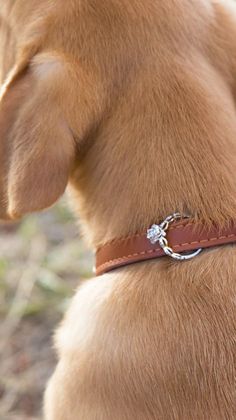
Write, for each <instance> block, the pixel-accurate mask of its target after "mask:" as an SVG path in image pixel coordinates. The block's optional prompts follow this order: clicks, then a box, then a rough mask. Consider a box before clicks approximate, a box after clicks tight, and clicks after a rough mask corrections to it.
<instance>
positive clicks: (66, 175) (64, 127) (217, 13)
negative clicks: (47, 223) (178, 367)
mask: <svg viewBox="0 0 236 420" xmlns="http://www.w3.org/2000/svg"><path fill="white" fill-rule="evenodd" d="M161 3H162V2H160V5H158V4H157V5H156V6H155V7H154V6H153V5H152V2H148V3H145V4H144V2H140V1H138V0H137V1H136V2H135V4H134V5H131V4H130V2H127V1H125V0H122V1H120V2H115V1H110V2H108V1H106V0H103V1H100V2H99V4H98V5H96V1H95V0H94V1H92V0H91V1H89V2H82V1H75V0H73V1H72V0H70V1H68V2H67V3H66V5H65V4H63V2H57V4H56V6H55V5H52V2H49V1H48V0H44V1H43V2H40V5H39V4H38V2H37V1H31V2H28V1H26V0H17V1H14V2H13V1H11V0H7V1H6V2H5V5H4V6H0V14H1V16H0V30H1V35H0V39H1V41H0V53H1V61H2V64H1V70H0V78H1V81H2V88H1V94H0V217H1V218H9V219H15V218H19V217H22V216H23V215H24V214H26V213H29V212H32V211H37V210H41V209H44V208H46V207H48V206H51V205H52V204H53V203H54V202H55V201H56V200H57V199H58V198H59V197H60V196H61V195H62V194H63V192H64V190H65V188H66V186H67V183H68V180H69V179H70V176H71V174H72V172H73V171H74V169H75V168H76V167H78V165H79V164H80V163H79V161H80V159H81V157H82V156H83V151H84V150H85V149H86V147H87V146H86V144H87V145H88V144H89V142H88V138H91V137H92V134H93V133H94V132H96V130H97V128H98V127H100V132H101V131H102V128H101V127H103V126H102V124H103V121H104V115H108V116H109V113H111V110H113V111H114V109H115V108H116V102H115V101H116V98H117V97H119V103H121V102H122V98H123V93H124V86H125V89H126V94H127V97H128V96H129V98H131V100H130V99H129V100H130V104H131V105H127V104H128V102H127V103H126V102H125V101H124V103H123V105H124V106H123V111H121V112H123V113H125V112H126V114H127V112H128V111H127V109H128V108H129V110H131V108H132V107H133V109H134V112H133V113H132V112H131V111H130V115H131V113H132V118H134V119H133V120H132V123H131V122H130V119H129V118H128V119H127V121H128V120H129V122H130V125H129V127H130V128H129V131H131V128H132V127H133V128H134V127H135V130H134V131H133V133H132V138H136V139H137V138H138V136H140V138H141V137H142V139H144V140H145V137H147V141H148V138H150V137H151V136H152V135H153V134H152V133H154V135H153V138H154V140H155V142H156V139H157V138H158V136H159V134H158V130H160V127H161V126H162V125H163V124H162V122H163V121H164V120H163V121H161V123H160V121H159V122H158V118H159V119H160V118H161V113H160V112H159V109H158V107H156V105H155V103H156V102H155V101H156V98H155V97H154V94H153V95H152V97H151V98H150V101H149V98H148V96H147V95H148V94H149V92H152V93H153V89H152V87H151V85H152V84H153V83H154V81H155V80H156V81H157V86H158V88H157V89H156V94H157V93H158V98H159V99H158V100H159V103H160V104H164V105H165V110H167V111H168V109H170V107H171V108H172V109H171V113H172V115H173V114H174V112H175V109H174V107H173V106H172V105H173V104H172V103H171V102H170V98H169V96H168V94H165V92H167V93H168V89H163V90H162V89H161V77H162V75H163V79H164V80H167V79H168V80H173V78H172V76H171V74H169V75H168V74H167V73H168V71H169V70H168V69H172V71H173V69H174V66H175V65H176V63H174V62H173V63H172V62H171V60H172V59H173V57H175V54H176V53H175V52H176V51H178V50H179V48H182V44H181V43H182V42H185V41H183V40H184V39H185V38H186V39H187V38H188V36H189V34H192V36H193V40H192V44H193V48H192V51H191V52H192V53H193V51H194V52H195V51H196V52H197V53H196V56H197V55H198V54H199V57H200V56H201V59H202V58H203V57H204V60H206V62H211V65H212V66H213V67H215V68H216V69H217V72H218V74H221V76H222V79H224V80H225V83H226V84H225V87H227V89H228V88H229V89H230V91H231V93H233V95H235V96H236V53H235V50H236V44H235V39H236V36H235V34H236V29H235V19H234V18H233V17H232V18H231V16H230V13H229V11H228V10H227V9H225V7H223V5H221V3H220V2H218V3H217V4H216V3H215V2H212V1H210V0H209V1H207V0H202V2H201V3H202V6H203V7H202V8H201V9H200V11H201V12H199V15H197V16H196V14H195V11H194V10H191V7H194V8H195V7H198V4H197V5H196V4H195V2H191V4H189V2H186V1H183V2H182V3H183V6H181V8H180V5H179V2H174V1H168V2H166V3H165V4H161ZM196 3H197V2H196ZM228 3H229V4H233V3H231V2H228ZM215 4H216V5H215ZM232 7H233V6H232ZM152 9H153V10H152ZM180 9H181V10H180ZM157 12H158V13H159V14H161V16H162V17H161V18H160V16H159V14H158V13H157ZM195 16H196V17H195ZM205 21H206V22H209V25H205V23H204V25H202V22H205ZM201 25H202V27H204V28H205V27H206V26H208V29H207V31H206V34H207V36H206V39H205V41H204V43H203V38H204V37H203V35H202V32H201V30H200V29H199V28H200V27H201ZM191 28H194V29H191ZM210 28H211V29H210ZM185 30H186V33H185ZM178 31H179V32H178ZM181 31H182V32H181ZM200 36H201V37H200ZM198 38H199V42H198ZM190 41H191V40H188V41H186V45H187V44H188V45H190V44H191V42H190ZM181 51H182V52H181V54H183V51H184V54H188V51H189V48H188V46H184V47H183V48H182V49H181ZM170 52H171V53H170ZM157 55H158V59H157ZM196 56H195V59H196ZM223 59H224V60H223ZM158 60H159V62H158ZM168 60H170V61H168ZM196 62H197V60H196ZM165 63H167V64H168V68H167V67H166V64H165ZM158 68H161V69H164V68H166V74H165V73H160V74H158V73H156V74H154V73H155V72H156V70H157V69H158ZM143 69H144V70H143ZM152 69H153V72H152ZM142 73H143V76H142ZM137 75H138V76H137ZM147 76H148V77H150V86H148V83H149V82H148V77H147ZM167 76H168V77H167ZM132 77H133V79H132ZM178 77H179V75H178ZM197 77H198V74H197V70H196V78H197ZM196 80H197V79H196ZM131 81H132V82H133V81H134V83H132V84H131V83H130V82H131ZM164 83H167V82H164ZM142 84H143V86H146V87H147V88H145V91H144V88H143V87H142ZM175 85H176V86H177V87H178V85H177V84H175ZM127 86H128V89H127ZM141 91H142V92H143V103H144V104H145V103H146V104H150V108H148V118H147V123H144V124H143V125H142V126H141V124H140V122H139V121H138V116H139V114H140V112H141V108H140V109H139V110H138V111H137V107H138V106H139V104H140V106H141V103H142V102H141V101H140V102H139V100H137V98H138V97H139V96H138V95H139V93H138V92H141ZM127 92H129V93H127ZM146 92H147V94H146ZM145 95H146V96H147V97H146V96H145ZM189 95H191V91H190V90H189ZM193 95H194V94H193ZM177 96H178V94H177ZM132 97H133V100H132ZM168 101H169V102H168ZM189 102H190V103H194V101H191V100H190V101H189ZM152 105H153V109H151V106H152ZM183 105H184V104H183ZM148 106H149V105H148ZM158 106H159V105H158ZM161 106H162V105H160V106H159V108H160V107H161ZM155 107H156V108H155ZM125 109H126V111H125ZM156 109H158V112H159V114H158V117H157V118H156V115H157V111H156ZM180 109H181V106H180V105H179V107H178V112H180ZM135 110H136V111H135ZM144 111H145V109H143V112H144ZM176 112H177V111H176ZM142 119H143V118H142ZM123 120H124V118H123ZM174 120H175V121H176V123H177V124H178V116H177V115H176V118H174ZM127 121H126V123H125V124H127V125H128V122H127ZM185 121H186V124H188V121H187V119H185ZM125 124H124V123H122V118H120V120H119V121H118V122H117V123H116V125H115V124H113V127H114V126H115V127H116V135H118V134H117V133H118V132H119V130H122V135H121V136H120V137H122V138H123V139H126V140H124V141H126V142H127V141H128V138H129V137H131V133H130V132H129V134H127V133H125V134H124V133H123V132H124V131H125ZM145 124H146V126H145ZM161 124H162V125H161ZM189 127H190V125H189ZM138 128H139V132H138V131H137V130H138ZM187 131H188V127H186V130H185V133H187ZM189 131H190V128H189ZM127 132H128V130H127ZM113 134H114V131H113V132H112V131H110V133H109V135H108V133H106V136H107V137H110V138H111V137H113ZM163 134H164V135H165V132H164V133H161V136H162V137H163ZM177 134H178V133H177ZM98 137H99V136H98ZM186 137H187V136H186ZM95 140H96V141H97V138H96V139H95ZM110 142H111V140H110ZM153 144H154V141H153ZM155 144H156V143H155ZM118 147H119V148H120V149H122V147H123V146H122V144H121V143H118V142H116V146H114V147H112V146H110V150H109V151H107V144H106V145H105V146H104V145H103V150H105V149H106V153H105V152H104V156H103V160H102V159H101V160H100V162H101V163H100V165H101V166H104V167H105V166H106V162H105V161H104V160H105V155H106V156H107V155H108V154H109V155H111V154H112V153H116V156H115V158H116V159H118V157H119V156H122V155H123V154H124V153H123V152H121V151H120V149H119V150H118ZM138 147H139V146H138ZM165 148H167V144H164V143H163V145H162V149H163V155H165V150H164V149H165ZM113 149H114V150H116V152H113ZM128 149H129V148H128ZM167 152H168V149H167ZM127 153H129V151H128V152H127ZM130 153H131V152H130ZM168 153H169V152H168ZM168 153H167V154H168ZM140 155H141V154H140ZM95 158H96V159H97V157H96V156H95ZM132 159H133V161H134V158H133V156H132ZM171 159H174V155H172V156H171ZM171 159H170V160H171ZM130 162H131V159H130ZM160 163H161V161H160ZM94 165H95V164H94ZM96 165H97V163H96ZM130 165H133V163H130ZM137 166H138V163H136V167H137ZM172 166H173V167H174V164H173V165H172ZM89 167H90V168H93V165H89ZM166 170H167V172H168V170H169V169H168V164H167V165H166ZM187 170H188V169H186V171H187ZM145 171H146V172H147V171H148V167H147V168H146V169H145ZM160 172H161V173H160V174H158V177H159V179H161V177H162V172H163V171H160ZM101 173H105V169H104V170H101ZM203 173H204V169H203ZM180 176H181V175H180ZM148 177H149V179H151V178H152V177H151V176H148ZM187 177H188V176H187ZM94 178H95V181H96V182H97V179H98V176H97V175H94ZM111 178H112V177H111ZM169 178H171V177H169ZM107 179H108V177H106V182H108V181H107ZM116 179H117V178H116ZM154 181H155V180H154ZM154 181H153V182H154ZM122 182H123V181H122ZM137 184H138V183H137ZM112 185H113V187H112V188H114V179H113V181H112ZM138 185H139V187H140V186H142V184H141V181H140V182H139V184H138ZM156 185H157V183H156ZM179 185H181V179H180V180H179ZM191 187H192V186H191ZM112 188H111V191H112ZM167 188H168V186H167ZM181 188H182V187H181ZM105 189H106V191H108V187H105ZM179 190H180V189H179V187H178V186H177V187H176V188H174V187H172V191H170V192H168V191H167V192H166V197H167V198H168V197H172V198H171V199H172V201H173V202H174V203H175V200H174V197H175V196H177V192H179ZM181 191H183V188H182V189H181ZM89 194H90V197H91V192H90V193H89ZM142 194H145V190H144V188H143V191H142ZM147 194H148V192H147ZM181 194H182V192H181ZM99 195H100V197H102V194H101V193H100V191H99ZM149 195H150V194H149ZM187 198H188V197H187ZM147 200H148V197H147ZM147 200H146V201H147ZM100 201H102V200H100ZM103 201H104V206H105V207H107V203H106V202H105V200H103ZM136 201H137V200H136ZM144 201H145V200H144ZM193 201H194V199H193ZM176 202H177V199H176ZM198 204H199V203H198ZM200 205H201V203H200V204H199V206H200ZM95 206H96V204H95V203H93V208H94V207H95ZM159 206H160V202H159ZM167 207H168V206H167ZM102 212H103V213H104V209H102V210H101V213H102ZM153 213H154V211H153ZM147 218H148V219H150V215H149V214H147Z"/></svg>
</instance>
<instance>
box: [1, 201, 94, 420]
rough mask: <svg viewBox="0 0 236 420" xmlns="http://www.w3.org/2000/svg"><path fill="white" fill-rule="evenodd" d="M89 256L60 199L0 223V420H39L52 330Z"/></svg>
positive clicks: (86, 270) (51, 360)
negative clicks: (49, 206)
mask: <svg viewBox="0 0 236 420" xmlns="http://www.w3.org/2000/svg"><path fill="white" fill-rule="evenodd" d="M92 267H93V257H92V254H91V253H90V252H89V251H88V250H86V249H85V246H84V244H83V242H82V241H81V238H80V234H79V228H78V226H77V224H76V222H75V220H74V218H73V215H72V214H71V212H70V211H69V209H68V207H67V205H66V199H65V198H63V199H62V200H61V201H60V202H59V204H58V205H56V206H55V207H53V208H52V209H50V210H48V211H46V212H43V213H41V214H35V215H30V216H28V217H26V218H25V219H24V220H23V221H22V222H21V223H17V224H0V420H41V419H42V414H41V413H42V411H41V408H42V407H41V404H42V396H43V391H44V388H45V384H46V382H47V380H48V378H49V376H50V375H51V373H52V371H53V369H54V367H55V363H56V360H55V354H54V351H53V347H52V346H53V341H52V338H53V331H54V330H55V327H56V325H57V324H58V322H59V321H60V320H61V318H62V316H63V314H64V312H65V310H66V308H67V307H68V304H69V302H70V299H71V297H72V295H73V294H74V291H75V289H76V287H77V286H78V284H79V283H80V282H81V281H84V280H86V279H87V278H89V277H91V275H92Z"/></svg>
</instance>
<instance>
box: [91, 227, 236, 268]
mask: <svg viewBox="0 0 236 420" xmlns="http://www.w3.org/2000/svg"><path fill="white" fill-rule="evenodd" d="M166 237H167V239H168V243H169V246H170V247H171V248H172V249H173V251H175V252H178V253H181V252H184V251H193V250H196V249H198V248H212V247H214V246H218V245H225V244H230V243H234V242H236V223H230V224H229V225H228V226H227V227H225V228H218V227H216V226H214V225H212V226H211V227H207V226H206V225H204V224H201V223H196V222H195V221H194V220H191V219H183V220H180V221H178V222H174V223H173V224H171V226H170V227H169V228H168V231H167V235H166ZM164 255H165V253H164V251H163V249H162V248H161V247H160V245H159V243H158V242H157V243H156V244H152V243H151V242H150V240H149V239H147V232H143V233H137V234H135V235H132V236H128V237H126V238H121V239H116V240H113V241H111V242H109V243H107V244H105V245H104V246H102V247H100V248H99V249H98V250H97V253H96V275H100V274H103V273H106V272H108V271H110V270H113V269H115V268H118V267H121V266H125V265H128V264H132V263H135V262H138V261H144V260H149V259H152V258H158V257H162V256H164Z"/></svg>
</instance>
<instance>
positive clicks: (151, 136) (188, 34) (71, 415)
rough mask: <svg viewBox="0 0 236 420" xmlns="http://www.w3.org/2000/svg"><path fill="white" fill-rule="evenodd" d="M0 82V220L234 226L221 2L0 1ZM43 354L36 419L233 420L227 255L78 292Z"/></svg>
mask: <svg viewBox="0 0 236 420" xmlns="http://www.w3.org/2000/svg"><path fill="white" fill-rule="evenodd" d="M0 81H1V86H2V87H1V99H0V215H1V218H3V219H10V220H11V219H16V218H21V217H22V216H24V215H25V214H27V213H29V212H33V211H38V210H41V209H44V208H47V207H49V206H51V205H52V204H53V203H54V202H55V201H56V200H57V199H58V198H59V197H60V196H61V195H62V194H63V192H64V191H65V189H66V187H67V185H69V194H70V196H71V200H72V201H73V202H74V207H75V210H76V211H78V215H79V217H80V220H81V223H82V226H83V229H84V236H85V238H86V240H87V241H88V243H90V245H91V247H92V248H93V249H94V250H96V249H97V248H98V247H99V246H101V245H103V244H105V243H106V242H108V241H110V240H113V239H116V238H120V237H123V236H126V235H130V234H134V233H135V232H139V231H143V230H145V229H147V227H148V226H150V224H152V223H154V222H156V223H157V222H158V221H161V220H163V219H164V218H165V217H166V216H167V215H168V214H170V213H173V212H174V211H180V212H186V211H187V212H188V213H189V214H191V216H192V217H193V218H194V219H195V220H201V221H202V222H203V223H206V224H210V223H216V224H218V225H223V224H225V223H227V222H228V221H229V220H231V219H234V220H235V219H236V3H235V2H234V0H228V1H227V0H225V1H224V0H165V1H164V0H163V1H161V0H67V1H63V0H55V1H52V0H42V1H36V0H1V1H0ZM55 343H56V349H57V352H58V359H59V362H58V366H57V368H56V371H55V373H54V375H53V377H52V378H51V380H50V382H49V385H48V388H47V391H46V396H45V418H46V419H47V420H111V419H112V420H149V419H150V420H152V419H155V420H175V419H177V420H205V419H208V420H226V419H228V420H233V419H236V253H235V246H233V245H228V246H223V247H216V248H214V249H210V250H208V251H203V252H202V253H201V254H200V255H199V256H198V257H197V258H195V259H193V260H191V261H189V262H178V261H177V262H175V261H173V260H171V259H170V258H168V257H166V258H161V259H158V260H152V261H150V262H139V263H137V264H133V265H129V266H126V267H123V268H119V269H117V270H114V271H111V272H110V273H107V274H104V275H101V276H98V277H95V278H93V279H91V280H90V281H88V282H86V283H84V284H83V285H82V286H81V287H80V288H79V290H78V291H77V293H76V295H75V297H74V299H73V301H72V304H71V306H70V308H69V311H68V313H67V314H66V317H65V319H64V321H63V323H62V325H61V326H60V328H59V330H58V332H57V334H56V340H55Z"/></svg>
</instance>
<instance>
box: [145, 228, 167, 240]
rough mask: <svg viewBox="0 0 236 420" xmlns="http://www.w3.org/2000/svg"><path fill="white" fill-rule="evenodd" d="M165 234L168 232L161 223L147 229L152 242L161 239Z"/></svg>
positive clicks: (148, 237)
mask: <svg viewBox="0 0 236 420" xmlns="http://www.w3.org/2000/svg"><path fill="white" fill-rule="evenodd" d="M165 236H166V232H165V231H164V229H162V227H161V226H160V225H152V226H151V227H150V229H148V231H147V239H149V240H150V242H151V243H152V244H155V243H156V242H159V241H160V239H162V238H163V237H165Z"/></svg>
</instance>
